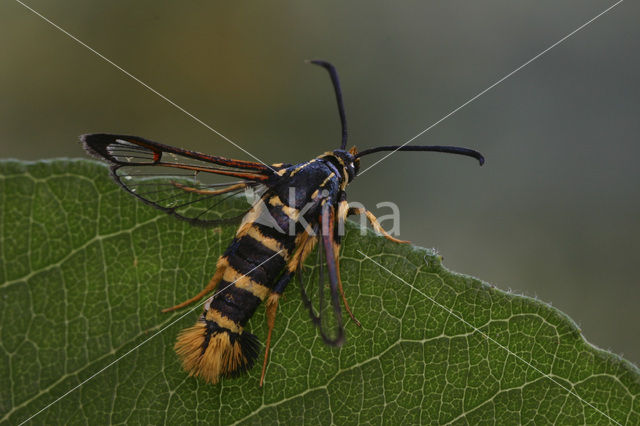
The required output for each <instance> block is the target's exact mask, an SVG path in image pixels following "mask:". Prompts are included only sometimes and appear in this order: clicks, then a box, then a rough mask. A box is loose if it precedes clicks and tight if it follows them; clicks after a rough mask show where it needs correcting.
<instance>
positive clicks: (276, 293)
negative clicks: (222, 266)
mask: <svg viewBox="0 0 640 426" xmlns="http://www.w3.org/2000/svg"><path fill="white" fill-rule="evenodd" d="M292 277H293V272H289V271H286V272H285V273H284V274H282V277H280V280H278V282H277V283H276V285H275V287H274V288H273V291H272V292H271V294H270V295H269V298H268V299H267V327H269V331H268V332H267V343H266V345H265V346H266V347H265V350H264V362H263V363H262V374H260V387H262V384H263V383H264V375H265V373H266V371H267V362H268V359H269V348H270V347H271V333H272V332H273V327H274V326H275V325H276V313H277V310H278V302H279V301H280V296H282V293H283V292H284V289H285V288H286V287H287V284H289V281H291V278H292Z"/></svg>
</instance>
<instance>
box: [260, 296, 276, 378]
mask: <svg viewBox="0 0 640 426" xmlns="http://www.w3.org/2000/svg"><path fill="white" fill-rule="evenodd" d="M279 300H280V294H278V293H271V295H270V296H269V298H268V299H267V327H269V331H268V333H267V344H266V348H265V350H264V362H263V363H262V374H260V387H262V384H263V383H264V374H265V373H266V371H267V360H268V359H269V348H270V347H271V333H272V332H273V327H274V326H275V325H276V313H277V310H278V301H279Z"/></svg>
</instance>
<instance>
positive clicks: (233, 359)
mask: <svg viewBox="0 0 640 426" xmlns="http://www.w3.org/2000/svg"><path fill="white" fill-rule="evenodd" d="M205 336H206V325H205V323H204V322H201V321H198V322H197V323H196V325H194V326H193V327H189V328H186V329H184V330H182V331H181V332H180V334H179V335H178V340H177V341H176V344H175V351H176V353H177V354H178V356H179V357H180V360H181V361H182V367H183V368H184V370H185V371H186V372H187V373H189V376H197V377H201V378H202V379H204V380H205V381H207V382H209V383H212V384H216V383H218V382H219V381H220V377H222V376H228V375H230V374H232V373H233V372H235V371H236V370H238V368H240V367H242V366H243V365H245V364H246V363H247V359H246V358H245V356H244V355H243V354H242V349H241V347H240V343H239V341H238V340H237V339H236V341H235V342H234V343H233V344H232V343H231V339H230V335H229V333H228V332H226V331H223V332H218V333H215V334H212V335H211V337H210V339H209V343H208V345H207V348H206V350H205V351H204V353H203V352H202V348H203V346H204V343H205Z"/></svg>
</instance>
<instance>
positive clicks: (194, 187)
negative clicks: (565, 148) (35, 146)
mask: <svg viewBox="0 0 640 426" xmlns="http://www.w3.org/2000/svg"><path fill="white" fill-rule="evenodd" d="M310 62H311V63H313V64H315V65H319V66H321V67H323V68H324V69H325V70H327V71H328V73H329V76H330V78H331V81H332V84H333V89H334V92H335V96H336V100H337V104H338V112H339V115H340V121H341V124H342V142H341V144H340V148H339V149H336V150H333V151H328V152H325V153H324V154H321V155H319V156H317V157H316V158H314V159H312V160H310V161H306V162H304V163H300V164H293V165H292V164H283V163H277V164H273V165H271V166H266V165H264V164H261V163H257V162H250V161H241V160H233V159H228V158H224V157H217V156H212V155H206V154H201V153H199V152H195V151H188V150H186V149H182V148H175V147H172V146H168V145H163V144H161V143H157V142H152V141H149V140H146V139H143V138H140V137H137V136H126V135H114V134H105V133H94V134H88V135H83V136H81V141H82V144H83V146H84V148H85V149H86V151H87V152H88V153H89V154H91V155H93V156H95V157H98V158H99V159H101V160H105V161H107V162H108V163H110V165H111V177H112V178H113V179H114V180H115V181H116V183H118V184H119V185H120V186H121V187H122V188H123V189H124V190H126V191H127V192H129V193H130V194H131V195H133V196H135V197H137V198H139V199H140V200H142V201H143V202H145V203H147V204H150V205H152V206H154V207H156V208H158V209H160V210H162V211H165V212H167V213H169V214H171V215H174V216H176V217H178V218H180V219H183V220H185V221H188V222H190V223H192V224H195V225H203V226H215V225H219V224H221V223H226V222H236V221H237V222H239V221H241V224H240V226H239V228H238V230H237V232H236V235H235V238H234V239H233V241H231V244H230V245H229V246H228V248H227V249H226V251H225V252H224V253H223V254H222V255H221V256H220V258H219V259H218V261H217V266H216V271H215V274H214V276H213V278H211V280H210V281H209V283H208V284H207V285H206V287H205V288H204V289H203V290H202V291H201V292H200V293H198V294H197V295H196V296H194V297H192V298H191V299H189V300H186V301H184V302H182V303H180V304H178V305H176V306H173V307H171V308H168V309H165V310H164V312H168V311H173V310H175V309H179V308H182V307H184V306H187V305H189V304H191V303H193V302H196V301H198V300H200V299H201V298H202V297H204V296H205V295H207V294H209V293H211V292H212V291H213V290H214V289H216V288H218V289H221V290H220V291H218V292H217V293H216V294H214V295H213V296H211V297H209V299H208V300H207V301H206V302H205V304H204V311H203V312H202V314H201V315H200V317H199V318H198V320H197V322H196V324H195V325H194V326H192V327H189V328H187V329H185V330H182V332H181V333H180V334H179V335H178V339H177V341H176V344H175V350H176V352H177V354H178V356H179V357H180V359H181V361H182V365H183V367H184V369H185V370H186V371H187V372H188V373H189V375H193V376H198V377H201V378H202V379H204V380H205V381H207V382H210V383H217V382H218V381H219V380H220V378H221V377H233V376H236V375H238V374H241V373H243V372H246V371H247V370H249V369H250V368H251V367H252V366H253V364H254V363H255V361H256V359H257V356H258V347H259V342H258V340H257V338H256V336H254V335H253V334H251V333H250V332H249V331H247V330H246V328H245V327H246V324H247V321H248V320H249V318H251V316H252V315H253V313H254V312H255V310H256V308H257V307H258V305H260V303H261V302H262V301H264V300H265V299H266V300H267V302H266V318H267V325H268V334H267V341H266V349H265V354H264V363H263V367H262V374H261V377H260V385H262V383H263V380H264V373H265V370H266V366H267V358H268V355H269V347H270V343H271V335H272V331H273V328H274V325H275V318H276V311H277V308H278V301H279V300H280V297H281V296H282V294H283V292H284V290H285V288H286V287H287V284H289V282H290V281H291V279H292V278H293V277H294V275H298V281H299V283H300V288H301V295H302V300H303V303H304V305H305V307H306V308H307V309H308V311H309V314H310V317H311V320H312V322H313V324H314V325H315V326H316V327H317V328H318V330H319V333H320V335H321V336H322V339H323V340H324V342H325V343H326V344H328V345H332V346H340V345H341V344H342V343H343V342H344V328H343V320H342V310H341V307H340V301H339V298H340V297H341V298H342V302H343V303H344V307H345V309H346V311H347V312H348V313H349V315H350V316H351V318H352V319H353V320H354V322H355V323H356V324H357V325H360V323H359V322H358V321H357V320H356V319H355V317H354V316H353V314H352V312H351V309H350V308H349V305H348V303H347V300H346V298H345V295H344V292H343V288H342V282H341V281H340V266H339V265H340V264H339V252H340V245H341V235H339V233H338V232H337V230H338V224H339V223H341V222H343V221H344V220H345V219H346V218H347V216H349V215H354V214H360V215H365V216H366V217H367V219H368V220H369V221H370V222H371V224H372V226H373V228H374V229H376V230H377V231H378V232H380V233H381V234H382V235H384V236H385V237H386V238H388V239H389V240H392V241H395V242H398V243H402V242H404V241H401V240H398V239H396V238H394V237H392V236H391V235H389V234H388V233H387V232H385V231H384V229H382V227H380V225H379V224H378V221H377V220H376V217H375V216H374V215H373V214H372V213H371V212H369V211H368V210H366V209H363V208H353V207H350V206H349V204H348V202H347V200H346V197H347V196H346V192H345V189H346V187H347V185H348V184H349V183H350V182H351V181H353V179H354V178H355V177H356V176H357V175H358V171H359V165H360V158H361V157H363V156H365V155H369V154H373V153H376V152H381V151H436V152H445V153H451V154H460V155H465V156H469V157H473V158H475V159H476V160H478V161H479V162H480V165H482V164H483V162H484V158H483V156H482V155H481V154H480V153H479V152H477V151H474V150H471V149H467V148H460V147H454V146H404V145H402V146H379V147H375V148H370V149H366V150H364V151H359V152H358V151H357V150H356V148H355V147H353V148H351V149H350V150H347V149H346V145H347V124H346V118H345V113H344V106H343V101H342V93H341V90H340V83H339V80H338V74H337V72H336V69H335V68H334V66H333V65H331V64H330V63H328V62H326V61H321V60H314V61H310ZM213 177H215V178H217V179H223V181H222V182H219V181H216V180H215V179H212V178H213ZM209 178H211V179H209ZM247 190H253V191H255V193H257V194H258V196H257V197H255V198H256V200H255V202H253V204H251V205H250V206H249V208H248V209H245V210H244V211H242V212H241V213H240V214H239V213H238V212H237V211H235V212H230V213H229V214H225V215H223V217H220V215H219V213H217V212H216V211H214V210H213V209H214V207H215V206H216V205H218V204H219V203H221V202H222V201H224V200H226V199H228V198H229V197H233V196H234V195H236V194H239V193H241V192H243V191H247ZM264 218H268V219H269V220H268V221H265V220H263V219H264ZM316 244H317V245H318V255H319V256H322V258H321V261H320V266H319V268H318V274H319V275H318V284H319V288H320V290H319V293H318V294H319V295H320V296H319V304H320V308H319V309H317V310H316V309H314V306H313V304H312V302H311V300H310V298H309V295H308V294H307V292H306V291H305V289H304V286H303V284H302V269H303V264H304V261H305V259H306V258H307V256H308V255H309V254H310V253H311V251H312V250H313V248H314V247H315V246H316ZM325 271H326V272H325ZM325 277H328V283H329V287H328V289H325V287H324V286H325ZM325 290H326V291H328V293H329V294H330V303H331V305H330V306H327V309H324V308H323V297H322V294H323V291H325ZM324 311H328V312H330V313H331V315H332V318H331V321H330V323H331V324H332V325H331V326H327V321H325V319H323V312H324Z"/></svg>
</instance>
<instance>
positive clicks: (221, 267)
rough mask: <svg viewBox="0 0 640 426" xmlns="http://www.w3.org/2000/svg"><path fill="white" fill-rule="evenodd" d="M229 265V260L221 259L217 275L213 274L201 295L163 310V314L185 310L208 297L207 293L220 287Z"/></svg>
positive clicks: (217, 266)
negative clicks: (205, 296) (219, 284)
mask: <svg viewBox="0 0 640 426" xmlns="http://www.w3.org/2000/svg"><path fill="white" fill-rule="evenodd" d="M227 265H228V263H227V259H226V258H224V257H221V258H220V259H218V263H217V264H216V273H215V274H213V277H212V278H211V280H210V281H209V284H207V286H206V287H205V288H203V289H202V291H201V292H200V293H198V294H197V295H195V296H193V297H192V298H191V299H189V300H185V301H184V302H182V303H179V304H177V305H175V306H172V307H170V308H166V309H163V310H162V312H171V311H175V310H176V309H180V308H183V307H185V306H187V305H190V304H191V303H193V302H196V301H198V300H200V299H202V297H203V296H204V295H206V294H207V293H210V292H212V291H213V290H214V289H215V288H216V286H217V285H218V283H219V282H220V280H221V279H222V275H224V270H225V269H226V268H227Z"/></svg>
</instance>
